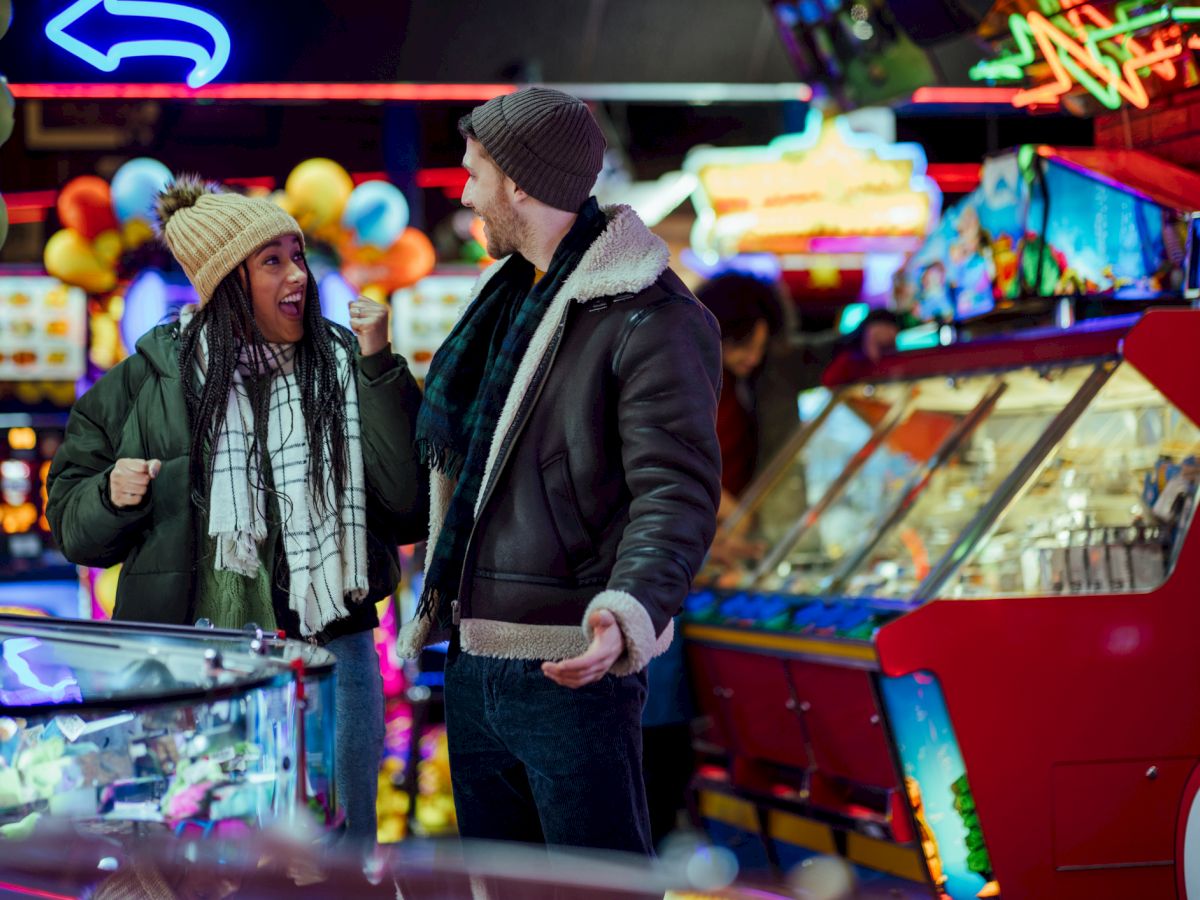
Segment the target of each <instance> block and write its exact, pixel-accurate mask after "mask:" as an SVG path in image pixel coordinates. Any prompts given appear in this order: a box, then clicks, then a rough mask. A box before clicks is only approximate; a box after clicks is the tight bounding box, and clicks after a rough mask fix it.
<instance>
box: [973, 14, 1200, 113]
mask: <svg viewBox="0 0 1200 900" xmlns="http://www.w3.org/2000/svg"><path fill="white" fill-rule="evenodd" d="M1042 7H1043V11H1041V12H1039V11H1036V10H1034V11H1031V12H1028V13H1026V14H1024V15H1022V14H1020V13H1013V14H1012V15H1011V16H1009V20H1008V21H1009V30H1010V31H1011V33H1012V40H1013V43H1014V45H1015V49H1014V51H1013V52H1011V53H1008V54H1006V55H1004V56H1001V57H1000V58H999V59H994V60H986V61H984V62H980V63H977V64H976V65H974V66H973V67H972V68H971V72H970V75H971V78H972V79H974V80H976V81H1020V80H1023V79H1024V78H1026V77H1027V76H1029V74H1030V72H1031V70H1033V69H1041V68H1044V67H1046V66H1048V67H1049V69H1050V75H1051V76H1052V78H1051V80H1049V81H1047V82H1044V83H1042V84H1038V85H1036V86H1034V87H1030V88H1026V89H1024V90H1020V91H1017V93H1016V94H1015V95H1014V96H1013V101H1012V102H1013V105H1014V106H1018V107H1024V106H1034V105H1037V104H1044V103H1057V102H1058V101H1059V99H1060V98H1061V97H1062V96H1063V95H1064V94H1067V93H1068V92H1070V91H1071V90H1073V89H1074V88H1075V87H1076V86H1079V87H1081V88H1083V89H1085V90H1086V91H1087V92H1088V93H1090V94H1091V95H1092V96H1093V97H1095V98H1096V99H1097V100H1098V101H1099V102H1100V103H1102V104H1103V105H1104V106H1106V107H1108V108H1109V109H1118V108H1120V107H1121V105H1122V103H1128V104H1130V105H1131V106H1135V107H1138V108H1139V109H1145V108H1146V107H1147V106H1148V105H1149V103H1150V97H1149V93H1148V92H1147V90H1146V83H1145V81H1144V79H1146V78H1148V77H1151V76H1153V77H1156V78H1158V79H1160V80H1161V81H1163V82H1175V81H1177V80H1178V79H1179V78H1180V76H1181V74H1182V73H1183V72H1185V71H1186V66H1185V63H1184V60H1183V59H1181V57H1183V56H1184V51H1185V50H1186V49H1200V36H1198V35H1196V34H1195V33H1193V32H1192V31H1191V30H1190V26H1192V25H1193V24H1194V23H1196V22H1200V7H1182V6H1179V7H1173V6H1170V5H1166V4H1164V5H1162V6H1161V7H1160V8H1158V9H1153V10H1151V11H1149V12H1139V11H1140V10H1144V9H1146V7H1147V4H1142V3H1136V4H1135V3H1122V4H1119V5H1118V6H1117V7H1116V9H1115V11H1114V13H1113V17H1112V18H1109V17H1108V16H1106V15H1105V14H1104V13H1103V12H1101V11H1100V10H1099V9H1097V7H1096V5H1094V4H1092V3H1086V2H1085V3H1079V2H1075V3H1070V2H1069V0H1068V2H1062V3H1061V4H1060V3H1059V2H1057V0H1044V2H1043V3H1042ZM1130 12H1137V14H1135V15H1130Z"/></svg>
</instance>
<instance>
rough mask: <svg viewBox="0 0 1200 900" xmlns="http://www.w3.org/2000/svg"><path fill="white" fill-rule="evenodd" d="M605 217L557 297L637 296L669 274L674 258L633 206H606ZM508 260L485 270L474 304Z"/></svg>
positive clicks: (473, 295)
mask: <svg viewBox="0 0 1200 900" xmlns="http://www.w3.org/2000/svg"><path fill="white" fill-rule="evenodd" d="M604 215H605V216H606V217H607V218H608V226H607V227H606V228H605V229H604V231H603V232H601V234H600V236H599V237H598V238H596V240H595V241H593V242H592V246H591V247H589V248H588V250H587V252H586V253H585V254H584V255H583V258H582V259H581V260H579V265H577V266H576V267H575V271H574V272H572V273H571V275H570V277H568V278H567V280H566V282H565V283H564V284H563V286H562V287H561V288H560V289H559V292H558V294H557V295H556V296H558V297H567V298H569V299H572V300H575V301H577V302H579V303H587V302H589V301H591V300H598V299H599V298H601V297H612V296H615V295H617V294H636V293H637V292H639V291H644V290H645V289H646V288H648V287H650V285H652V284H654V282H655V281H656V280H657V279H658V276H660V275H661V274H662V273H663V272H665V271H666V268H667V264H668V263H669V262H670V259H671V254H670V251H669V250H668V249H667V244H666V242H665V241H664V240H663V239H662V238H660V237H658V235H656V234H654V233H653V232H652V231H651V230H650V229H649V228H647V227H646V225H645V223H644V222H643V221H642V220H641V219H640V218H638V214H637V213H636V212H634V211H633V208H632V207H629V206H625V205H619V206H606V207H604ZM508 260H509V257H507V256H506V257H504V258H503V259H500V260H497V261H496V262H494V263H492V264H491V265H490V266H488V267H487V268H486V269H484V271H483V274H481V275H480V276H479V280H478V281H477V282H476V283H475V288H474V289H473V290H472V292H471V300H472V302H473V301H474V300H475V298H476V297H478V296H479V293H480V291H482V290H483V288H484V287H485V286H486V285H487V283H488V282H489V281H491V279H492V276H493V275H495V274H496V273H497V272H498V271H500V268H501V267H502V266H503V265H504V264H505V263H506V262H508Z"/></svg>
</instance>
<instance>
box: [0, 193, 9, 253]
mask: <svg viewBox="0 0 1200 900" xmlns="http://www.w3.org/2000/svg"><path fill="white" fill-rule="evenodd" d="M6 240H8V204H7V203H5V202H4V198H3V197H0V247H3V246H4V242H5V241H6Z"/></svg>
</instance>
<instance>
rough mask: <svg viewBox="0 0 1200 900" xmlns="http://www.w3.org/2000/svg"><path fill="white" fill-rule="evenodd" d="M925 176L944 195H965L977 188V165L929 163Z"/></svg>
mask: <svg viewBox="0 0 1200 900" xmlns="http://www.w3.org/2000/svg"><path fill="white" fill-rule="evenodd" d="M925 174H927V175H928V176H929V177H930V178H932V179H933V180H934V181H936V182H937V185H938V187H940V188H941V189H942V192H943V193H946V194H965V193H968V192H969V191H973V190H975V188H977V187H979V163H930V164H929V166H928V167H927V168H926V170H925Z"/></svg>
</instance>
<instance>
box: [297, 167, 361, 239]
mask: <svg viewBox="0 0 1200 900" xmlns="http://www.w3.org/2000/svg"><path fill="white" fill-rule="evenodd" d="M284 190H285V191H287V195H288V198H289V199H290V200H291V201H292V203H293V204H295V208H294V215H295V216H296V220H297V221H298V222H299V223H300V227H301V228H303V229H304V231H305V233H307V234H315V233H317V232H318V231H321V230H324V229H328V228H329V227H330V226H334V227H336V226H337V224H338V223H339V222H340V221H341V219H342V212H343V211H344V210H345V209H346V201H347V200H349V199H350V193H351V192H352V191H353V190H354V182H353V180H351V178H350V174H349V173H348V172H347V171H346V170H345V169H343V168H342V167H341V166H339V165H338V164H337V163H335V162H334V161H333V160H332V159H323V158H320V157H318V158H316V159H306V160H305V161H304V162H302V163H300V165H298V166H296V168H294V169H292V172H291V174H290V175H288V177H287V182H286V183H285V184H284Z"/></svg>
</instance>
